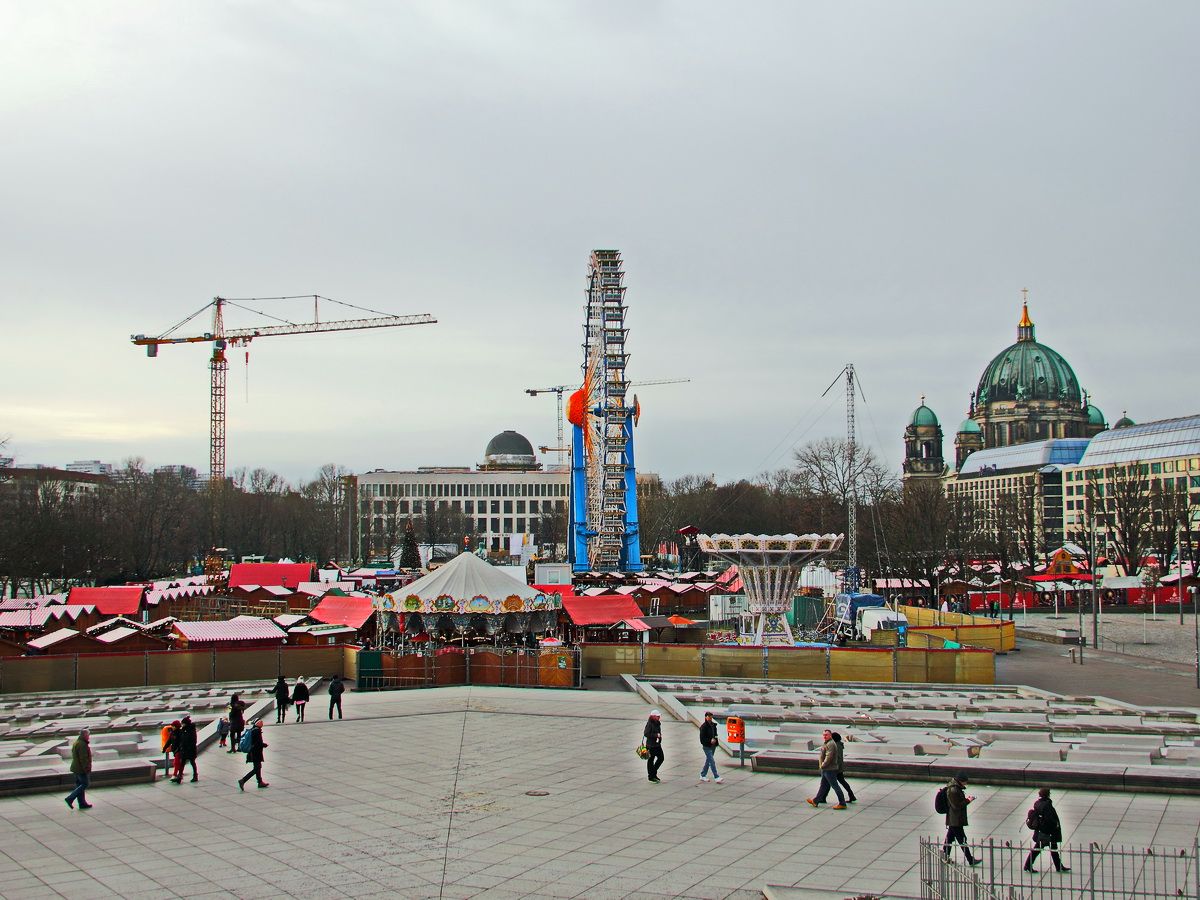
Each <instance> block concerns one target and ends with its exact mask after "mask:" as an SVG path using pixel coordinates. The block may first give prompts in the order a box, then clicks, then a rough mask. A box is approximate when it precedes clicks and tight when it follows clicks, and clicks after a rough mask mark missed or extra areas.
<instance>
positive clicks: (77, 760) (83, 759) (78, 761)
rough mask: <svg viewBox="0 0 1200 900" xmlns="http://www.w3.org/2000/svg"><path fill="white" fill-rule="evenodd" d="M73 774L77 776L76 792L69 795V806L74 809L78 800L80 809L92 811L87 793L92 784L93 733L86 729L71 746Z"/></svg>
mask: <svg viewBox="0 0 1200 900" xmlns="http://www.w3.org/2000/svg"><path fill="white" fill-rule="evenodd" d="M71 774H72V775H74V776H75V790H73V791H71V793H69V794H67V806H69V807H71V809H74V808H75V801H76V800H78V801H79V808H80V809H91V808H92V804H90V803H88V802H87V793H86V791H87V789H88V785H90V784H91V783H92V744H91V732H90V731H88V730H87V729H86V728H84V729H83V730H82V731H80V732H79V737H77V738H76V739H75V743H73V744H72V745H71Z"/></svg>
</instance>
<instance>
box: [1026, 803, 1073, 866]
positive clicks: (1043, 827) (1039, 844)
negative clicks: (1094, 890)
mask: <svg viewBox="0 0 1200 900" xmlns="http://www.w3.org/2000/svg"><path fill="white" fill-rule="evenodd" d="M1025 824H1026V825H1027V826H1029V827H1030V828H1032V829H1033V849H1032V850H1030V851H1029V856H1028V857H1026V859H1025V871H1026V872H1032V871H1034V868H1033V861H1034V860H1035V859H1037V858H1038V854H1039V853H1041V852H1042V848H1043V847H1048V848H1049V849H1050V859H1051V860H1052V861H1053V862H1054V868H1055V870H1056V871H1059V872H1070V871H1071V870H1070V869H1069V868H1067V867H1066V866H1064V865H1063V861H1062V857H1061V856H1059V855H1058V844H1059V841H1061V840H1062V822H1061V821H1059V818H1058V810H1056V809H1055V808H1054V803H1053V802H1051V800H1050V788H1039V789H1038V799H1037V802H1036V803H1034V804H1033V809H1031V810H1030V811H1029V812H1028V813H1026V815H1025Z"/></svg>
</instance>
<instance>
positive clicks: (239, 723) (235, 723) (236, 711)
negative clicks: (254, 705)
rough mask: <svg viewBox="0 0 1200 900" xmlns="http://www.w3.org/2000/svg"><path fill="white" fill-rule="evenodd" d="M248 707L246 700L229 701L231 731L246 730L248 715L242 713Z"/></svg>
mask: <svg viewBox="0 0 1200 900" xmlns="http://www.w3.org/2000/svg"><path fill="white" fill-rule="evenodd" d="M245 709H246V701H245V700H230V701H229V729H230V731H244V730H245V728H246V717H245V716H244V715H242V712H243V710H245Z"/></svg>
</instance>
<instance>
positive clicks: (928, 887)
mask: <svg viewBox="0 0 1200 900" xmlns="http://www.w3.org/2000/svg"><path fill="white" fill-rule="evenodd" d="M1031 849H1032V848H1031V847H1029V846H1028V845H1020V844H1017V845H1014V844H1012V843H1011V842H1008V841H1004V842H997V841H995V840H992V839H989V840H988V841H987V842H985V843H980V844H972V845H971V853H972V854H973V855H974V856H975V858H976V859H979V860H980V861H981V863H980V865H978V866H974V867H971V866H968V865H967V863H966V860H965V858H964V857H963V854H962V850H961V848H959V847H957V846H952V847H951V850H950V855H949V856H947V855H946V854H945V853H944V852H943V844H942V841H941V840H939V839H936V838H921V849H920V873H921V897H922V898H923V900H1143V898H1147V900H1148V898H1157V897H1163V898H1166V897H1176V898H1180V897H1182V898H1189V897H1190V898H1192V900H1200V867H1198V866H1197V857H1198V854H1200V839H1193V842H1192V846H1191V847H1189V848H1186V849H1179V848H1170V847H1124V846H1121V847H1102V846H1100V845H1099V844H1096V843H1092V844H1089V845H1087V846H1077V845H1068V844H1063V845H1062V846H1060V847H1059V851H1058V852H1059V853H1060V854H1061V855H1062V861H1063V864H1064V865H1066V866H1068V867H1069V868H1070V871H1069V872H1066V871H1064V872H1057V871H1055V867H1054V865H1053V864H1052V861H1051V857H1050V851H1049V850H1048V849H1043V850H1042V851H1041V853H1040V855H1039V856H1038V858H1037V860H1036V861H1035V862H1034V871H1032V872H1026V871H1025V870H1024V865H1025V860H1026V858H1027V857H1028V856H1029V852H1030V850H1031Z"/></svg>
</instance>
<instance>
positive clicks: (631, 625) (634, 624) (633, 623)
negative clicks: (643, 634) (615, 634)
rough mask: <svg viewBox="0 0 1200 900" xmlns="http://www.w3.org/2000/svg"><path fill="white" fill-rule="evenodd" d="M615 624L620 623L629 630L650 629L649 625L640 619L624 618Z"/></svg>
mask: <svg viewBox="0 0 1200 900" xmlns="http://www.w3.org/2000/svg"><path fill="white" fill-rule="evenodd" d="M617 624H618V625H621V626H623V627H625V628H628V629H629V630H630V631H649V630H650V626H649V625H647V624H646V623H645V622H643V621H642V620H641V619H624V620H622V621H620V622H618V623H617Z"/></svg>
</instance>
